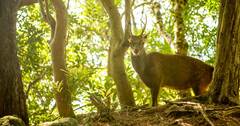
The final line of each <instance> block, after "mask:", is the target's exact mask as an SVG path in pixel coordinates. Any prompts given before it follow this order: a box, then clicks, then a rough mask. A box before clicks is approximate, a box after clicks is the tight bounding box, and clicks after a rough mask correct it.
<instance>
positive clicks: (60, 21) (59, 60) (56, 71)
mask: <svg viewBox="0 0 240 126" xmlns="http://www.w3.org/2000/svg"><path fill="white" fill-rule="evenodd" d="M52 3H53V6H54V9H55V10H56V27H55V32H54V36H53V38H52V41H51V44H50V45H51V53H52V66H53V75H54V81H55V82H56V83H57V85H58V86H57V87H58V90H57V93H56V102H57V108H58V112H59V114H60V116H62V117H74V116H75V115H74V112H73V108H72V104H71V102H72V100H71V92H70V91H69V87H68V83H67V77H66V64H65V62H66V61H65V57H66V56H65V47H66V43H65V39H66V32H67V10H66V8H65V5H64V3H63V1H62V0H52Z"/></svg>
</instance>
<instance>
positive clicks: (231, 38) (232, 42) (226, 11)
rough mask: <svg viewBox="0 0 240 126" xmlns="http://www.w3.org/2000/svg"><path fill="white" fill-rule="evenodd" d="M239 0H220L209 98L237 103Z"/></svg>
mask: <svg viewBox="0 0 240 126" xmlns="http://www.w3.org/2000/svg"><path fill="white" fill-rule="evenodd" d="M239 85H240V2H239V0H221V4H220V15H219V24H218V36H217V57H216V66H215V72H214V77H213V81H212V85H211V86H210V91H209V94H210V98H211V99H210V100H212V101H213V102H216V103H221V104H239Z"/></svg>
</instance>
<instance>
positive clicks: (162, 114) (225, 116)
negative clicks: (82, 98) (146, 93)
mask: <svg viewBox="0 0 240 126" xmlns="http://www.w3.org/2000/svg"><path fill="white" fill-rule="evenodd" d="M78 120H79V122H80V123H81V124H82V125H84V126H85V125H90V126H240V106H224V105H213V104H201V103H196V102H189V101H175V102H169V101H168V102H166V104H165V105H162V106H158V107H149V106H139V107H135V108H131V109H128V110H127V109H126V110H125V111H118V112H116V111H115V112H111V111H110V110H107V111H106V110H105V111H101V112H98V113H91V114H85V115H78Z"/></svg>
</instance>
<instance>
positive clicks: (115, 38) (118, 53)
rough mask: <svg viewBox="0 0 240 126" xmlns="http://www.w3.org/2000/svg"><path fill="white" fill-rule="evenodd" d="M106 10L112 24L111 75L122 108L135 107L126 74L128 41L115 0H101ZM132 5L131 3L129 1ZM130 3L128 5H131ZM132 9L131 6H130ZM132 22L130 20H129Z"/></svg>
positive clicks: (109, 67)
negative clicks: (125, 61) (125, 60)
mask: <svg viewBox="0 0 240 126" xmlns="http://www.w3.org/2000/svg"><path fill="white" fill-rule="evenodd" d="M100 1H101V3H102V4H103V7H104V8H105V10H106V12H107V13H108V16H109V18H110V23H111V26H110V27H111V32H112V36H111V40H110V50H109V57H108V58H109V62H108V63H109V64H108V65H109V66H108V69H109V70H108V71H109V74H110V75H111V76H112V77H113V80H114V82H115V84H116V86H117V93H118V98H119V101H120V104H121V107H122V108H125V107H126V106H134V105H135V101H134V98H133V93H132V88H131V86H130V84H129V82H128V79H127V75H126V72H125V65H124V55H125V52H126V50H127V45H126V41H125V38H127V37H124V34H123V29H122V24H121V18H120V14H119V11H118V9H117V7H116V6H115V5H114V1H113V0H100ZM128 2H129V3H130V1H128ZM129 3H128V4H129ZM129 7H130V5H129ZM129 20H130V19H129Z"/></svg>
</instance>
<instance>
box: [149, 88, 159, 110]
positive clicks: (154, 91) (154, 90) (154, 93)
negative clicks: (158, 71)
mask: <svg viewBox="0 0 240 126" xmlns="http://www.w3.org/2000/svg"><path fill="white" fill-rule="evenodd" d="M158 93H159V88H156V87H155V88H151V95H152V106H157V104H158V103H157V98H158Z"/></svg>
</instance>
